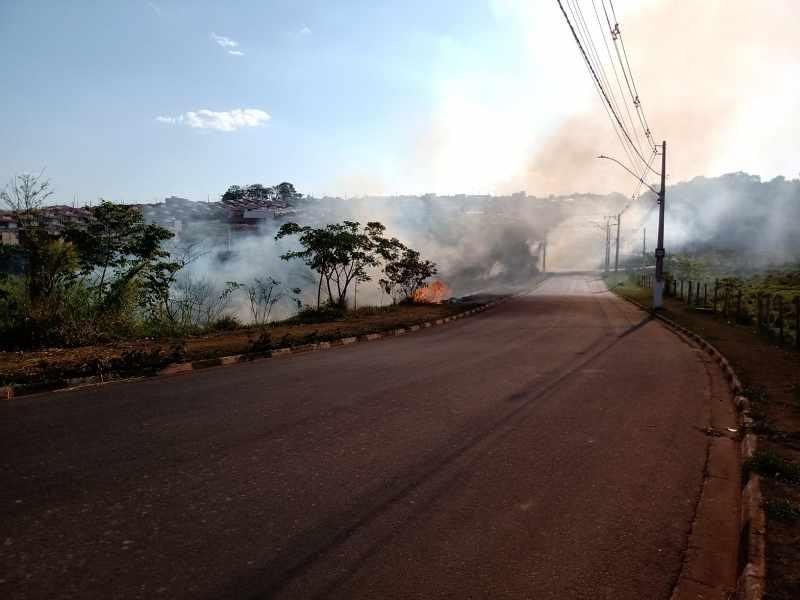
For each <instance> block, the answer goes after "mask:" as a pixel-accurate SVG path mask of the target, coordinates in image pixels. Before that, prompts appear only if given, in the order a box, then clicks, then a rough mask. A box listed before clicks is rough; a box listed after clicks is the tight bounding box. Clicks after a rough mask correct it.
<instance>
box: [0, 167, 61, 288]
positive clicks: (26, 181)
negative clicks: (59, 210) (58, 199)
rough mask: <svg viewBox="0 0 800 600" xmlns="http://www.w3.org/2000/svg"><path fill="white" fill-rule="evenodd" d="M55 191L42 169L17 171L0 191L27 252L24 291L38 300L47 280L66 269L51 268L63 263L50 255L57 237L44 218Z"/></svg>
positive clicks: (21, 247)
mask: <svg viewBox="0 0 800 600" xmlns="http://www.w3.org/2000/svg"><path fill="white" fill-rule="evenodd" d="M52 195H53V190H52V188H51V186H50V180H49V179H46V178H45V177H44V172H43V171H42V172H41V173H39V174H38V175H34V174H32V173H23V174H21V175H15V176H14V177H13V178H12V179H11V181H10V182H9V183H8V185H7V186H6V187H5V188H4V189H3V191H2V192H0V200H2V202H3V204H5V205H6V206H7V207H8V208H9V209H10V210H11V211H12V212H13V213H14V218H15V219H16V221H17V227H18V228H19V246H20V249H21V250H22V253H23V255H24V260H25V263H26V266H25V291H26V295H27V297H28V299H29V300H30V301H31V302H33V303H36V302H38V300H39V299H40V298H42V297H44V296H45V295H46V293H47V288H48V281H52V280H53V279H54V278H58V277H60V276H61V275H62V274H63V273H51V272H49V271H48V268H50V267H52V266H58V265H61V264H63V263H62V262H60V261H58V260H54V259H53V257H52V256H50V253H51V251H54V252H56V253H57V254H58V253H60V248H53V247H52V246H51V242H52V241H54V238H53V237H52V236H51V235H50V234H49V232H48V231H47V228H46V227H45V225H44V221H43V219H42V216H43V215H42V208H43V206H44V203H45V201H46V200H47V199H48V198H49V197H50V196H52Z"/></svg>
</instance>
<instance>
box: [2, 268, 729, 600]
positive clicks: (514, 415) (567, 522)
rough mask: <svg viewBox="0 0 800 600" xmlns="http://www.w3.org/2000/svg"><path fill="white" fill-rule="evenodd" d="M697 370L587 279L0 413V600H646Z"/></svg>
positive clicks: (561, 279)
mask: <svg viewBox="0 0 800 600" xmlns="http://www.w3.org/2000/svg"><path fill="white" fill-rule="evenodd" d="M720 381H721V380H720V379H719V376H718V373H717V372H716V371H715V367H714V366H713V365H711V364H709V363H708V362H706V361H705V360H704V358H703V355H702V353H700V352H699V351H698V350H696V349H693V348H692V347H690V346H688V345H687V344H686V343H684V342H682V341H681V340H680V339H679V338H678V337H676V336H675V335H673V334H672V333H670V332H669V331H667V330H666V329H665V328H664V327H663V326H662V325H660V324H659V323H658V322H656V321H652V320H649V319H648V318H647V316H646V315H645V313H643V312H641V311H639V310H637V309H636V308H634V307H632V306H630V305H628V304H627V303H625V302H623V301H621V300H619V299H617V298H616V297H614V296H613V295H611V294H610V293H609V292H607V291H606V290H605V287H604V285H603V284H602V282H601V281H600V280H598V279H597V278H596V277H594V276H591V275H569V276H557V277H552V278H550V279H548V280H546V281H545V282H544V284H542V285H540V286H539V287H538V288H537V289H534V290H532V291H530V292H529V293H526V294H525V295H521V296H519V297H516V298H514V299H512V300H510V301H508V302H506V303H505V304H502V305H501V306H498V307H497V308H494V309H492V310H490V311H487V312H486V313H483V314H481V315H479V316H476V317H471V318H469V319H464V320H462V321H458V322H455V323H453V324H450V325H447V326H445V327H439V328H434V329H431V330H424V331H420V332H417V333H413V334H410V335H407V336H404V337H402V338H395V339H390V340H383V341H376V342H370V343H367V344H357V345H354V346H350V347H344V348H341V349H336V350H330V351H326V352H320V353H315V354H306V355H301V356H296V357H288V358H280V359H272V360H264V361H258V362H253V363H250V364H242V365H234V366H230V367H221V368H217V369H210V370H206V371H202V372H200V373H196V374H190V375H181V376H174V377H161V378H155V379H150V380H145V381H140V382H132V383H119V384H113V385H107V386H102V387H96V388H88V389H84V390H77V391H72V392H63V393H56V394H44V395H39V396H34V397H28V398H18V399H15V400H12V401H9V402H4V403H2V405H0V464H2V472H1V473H0V489H1V490H2V492H1V493H0V498H1V500H2V504H1V505H0V596H1V597H4V598H61V597H63V598H66V597H73V598H103V599H108V598H160V597H163V598H373V599H389V598H531V599H537V600H540V599H550V598H553V599H556V598H557V599H565V598H587V599H589V598H591V599H598V598H613V599H615V600H620V599H628V598H629V599H636V600H640V599H659V598H663V599H665V600H666V599H667V598H668V597H669V595H670V592H671V589H672V587H673V585H674V583H675V581H676V578H677V575H678V572H679V569H680V565H681V561H682V554H683V551H684V549H685V546H686V543H687V536H688V533H689V530H690V527H691V522H692V518H693V515H694V509H695V505H696V503H697V500H698V497H699V494H700V489H701V485H702V480H703V469H704V465H705V460H706V451H707V446H708V439H707V438H706V437H705V436H704V434H703V433H702V432H701V429H702V428H703V427H705V426H706V425H707V424H708V419H709V403H710V401H711V400H712V399H714V398H717V399H719V397H720V396H721V395H722V394H724V393H725V392H724V390H723V386H722V384H721V383H720Z"/></svg>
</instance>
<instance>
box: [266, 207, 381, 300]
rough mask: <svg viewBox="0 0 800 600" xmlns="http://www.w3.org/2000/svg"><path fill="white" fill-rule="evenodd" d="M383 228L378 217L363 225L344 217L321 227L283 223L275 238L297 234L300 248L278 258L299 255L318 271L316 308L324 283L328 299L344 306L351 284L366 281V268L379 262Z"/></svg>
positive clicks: (288, 258) (367, 279)
mask: <svg viewBox="0 0 800 600" xmlns="http://www.w3.org/2000/svg"><path fill="white" fill-rule="evenodd" d="M385 230H386V228H385V227H384V226H383V225H382V224H381V223H378V222H377V221H373V222H370V223H367V224H366V226H364V227H363V228H362V227H361V225H360V223H358V222H356V221H343V222H342V223H333V224H331V225H326V226H325V227H320V228H314V227H310V226H308V225H306V226H304V227H301V226H300V225H298V224H297V223H285V224H284V225H282V226H281V228H280V229H279V230H278V234H277V235H276V236H275V239H281V238H283V237H286V236H290V235H296V236H298V241H299V242H300V246H301V247H302V249H301V250H295V251H290V252H287V253H286V254H283V255H282V256H281V259H283V260H292V259H294V258H299V259H300V260H302V261H303V262H304V263H305V264H306V265H308V267H310V268H311V269H312V270H314V271H316V272H317V273H319V284H318V286H317V308H319V305H320V300H321V293H322V286H323V283H324V284H325V289H326V291H327V294H328V302H329V303H330V304H332V305H337V306H341V307H344V306H345V305H346V304H347V292H348V289H349V288H350V284H351V283H353V282H364V281H369V280H370V276H369V272H368V269H370V268H372V267H376V266H378V264H380V258H381V255H380V254H379V250H380V249H383V248H385V246H386V244H387V240H386V238H384V237H383V232H384V231H385Z"/></svg>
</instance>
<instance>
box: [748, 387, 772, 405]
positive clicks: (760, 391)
mask: <svg viewBox="0 0 800 600" xmlns="http://www.w3.org/2000/svg"><path fill="white" fill-rule="evenodd" d="M742 395H743V396H746V397H747V398H749V399H750V401H751V402H766V401H767V398H768V396H769V395H768V393H767V388H765V387H764V386H760V385H757V386H747V387H746V388H744V390H742Z"/></svg>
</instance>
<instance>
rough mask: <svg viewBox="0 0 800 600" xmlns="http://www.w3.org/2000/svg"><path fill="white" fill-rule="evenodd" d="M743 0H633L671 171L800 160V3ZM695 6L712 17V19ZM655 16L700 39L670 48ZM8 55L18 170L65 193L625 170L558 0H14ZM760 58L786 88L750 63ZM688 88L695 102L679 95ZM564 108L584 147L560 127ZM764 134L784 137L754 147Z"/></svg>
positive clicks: (1, 51)
mask: <svg viewBox="0 0 800 600" xmlns="http://www.w3.org/2000/svg"><path fill="white" fill-rule="evenodd" d="M732 3H733V4H737V5H741V6H743V7H746V6H747V5H749V4H753V5H754V6H755V4H754V3H748V2H747V1H746V0H730V2H727V3H720V2H716V1H715V2H707V3H701V4H695V5H693V7H690V8H685V9H684V8H681V7H682V6H683V4H677V5H676V4H675V3H673V2H668V1H667V0H618V1H617V2H615V5H616V6H617V7H618V12H619V13H620V14H621V16H622V19H623V22H624V23H625V25H626V26H628V27H629V29H628V31H631V33H632V35H631V37H629V38H628V40H629V41H630V47H631V49H632V50H633V54H634V57H633V61H634V69H635V70H636V71H637V72H638V73H639V74H640V75H641V80H640V83H641V84H642V87H643V94H647V95H646V96H645V97H646V98H647V100H648V102H647V104H648V105H649V106H651V107H652V106H653V105H655V107H654V108H655V114H654V118H653V121H654V122H655V123H656V125H654V128H655V129H657V130H658V131H657V134H658V133H661V134H663V135H664V136H665V137H666V136H669V139H670V140H671V143H673V142H674V143H675V144H676V146H675V147H677V148H684V149H685V151H684V152H683V153H679V154H676V161H679V160H680V157H681V156H684V157H685V158H684V162H683V164H681V163H679V162H678V164H676V167H675V171H673V172H672V174H673V176H674V177H676V178H677V177H681V178H685V177H688V176H691V175H694V174H700V173H706V174H715V173H716V172H725V171H729V170H736V169H739V168H741V169H748V170H751V171H753V172H758V173H762V174H764V175H769V176H771V175H775V174H779V173H784V174H787V175H793V176H796V171H797V168H796V166H794V165H795V163H796V160H795V159H796V158H797V156H798V155H797V150H796V147H797V146H796V143H794V141H793V140H794V139H796V135H795V134H796V133H797V132H795V131H792V127H789V128H787V127H786V126H782V125H781V123H785V122H786V117H787V116H789V115H793V114H796V110H797V108H798V102H797V101H798V97H799V96H800V93H798V90H797V83H792V82H797V81H798V80H799V78H798V77H797V76H796V75H798V73H797V70H798V68H797V65H798V62H799V61H798V60H797V58H798V57H797V50H796V48H797V44H796V43H794V42H793V39H794V37H793V36H794V33H793V32H792V29H791V27H787V26H785V23H791V22H792V17H793V16H794V17H796V16H798V15H797V13H798V9H797V8H796V6H795V5H793V4H792V2H791V1H790V0H775V6H776V7H777V6H778V5H781V6H782V7H783V10H784V11H785V12H786V15H784V17H785V18H781V19H777V20H776V22H777V25H776V26H775V27H781V29H777V30H776V29H774V28H773V29H770V28H769V27H767V28H758V29H757V30H756V32H755V33H753V28H752V27H751V25H750V23H751V19H750V17H748V16H747V11H748V10H749V9H746V8H745V9H742V10H739V11H738V12H737V11H733V13H731V14H738V15H739V16H740V17H741V18H739V19H735V18H734V19H731V18H727V20H726V21H724V22H725V23H729V25H727V29H726V30H725V31H723V32H721V33H719V32H717V31H716V25H717V24H718V23H720V22H722V21H720V18H721V17H722V16H725V13H724V11H726V10H727V11H730V7H731V4H732ZM587 6H591V5H590V4H587ZM753 10H755V9H753ZM659 11H662V12H661V13H659ZM665 11H666V12H665ZM682 12H683V13H686V18H687V19H690V22H691V23H695V24H698V23H699V24H700V25H697V26H696V29H698V30H697V32H696V33H697V35H689V34H687V33H686V32H687V28H686V26H685V23H682V22H681V13H682ZM665 15H668V16H669V17H670V18H672V19H674V20H675V24H674V28H673V29H674V30H670V29H669V26H670V23H669V20H668V19H665V18H664V16H665ZM728 17H730V14H729V15H728ZM702 27H706V30H703V29H702ZM656 29H660V30H661V31H662V33H664V34H665V35H666V36H667V38H669V36H670V35H672V36H673V37H675V36H677V39H678V40H679V43H680V44H681V47H682V50H683V51H685V52H686V53H690V54H687V56H689V57H690V58H689V59H688V60H684V59H682V58H679V59H677V60H669V61H668V62H666V63H665V61H666V60H667V59H665V58H664V56H662V54H663V53H662V52H660V49H659V46H658V45H656V44H653V39H655V38H654V33H655V30H656ZM742 32H745V34H746V35H745V37H743V36H742ZM759 32H761V33H759ZM715 36H717V37H719V38H720V39H719V40H716V39H715ZM725 36H727V37H725ZM758 36H760V37H758ZM729 38H730V39H735V40H737V44H738V45H737V48H745V49H747V48H752V49H753V52H752V53H751V54H752V57H756V58H757V59H758V60H751V61H750V62H748V63H747V65H749V66H747V65H745V66H740V65H739V64H737V66H736V70H735V73H734V72H733V71H731V72H730V73H728V74H727V75H726V71H725V69H724V68H717V67H716V66H715V65H724V64H726V61H727V62H730V61H729V59H728V58H727V57H728V56H729V52H728V50H727V49H726V43H725V40H726V39H729ZM775 40H778V42H781V40H782V41H783V43H782V44H781V43H773V42H774V41H775ZM718 41H719V43H717V42H718ZM772 45H775V46H776V47H778V49H779V50H780V52H778V51H777V50H776V51H774V52H773V48H772ZM727 48H730V46H727ZM0 55H1V56H3V61H2V64H0V78H1V79H0V80H2V82H3V94H2V103H1V104H0V139H2V140H3V143H2V144H0V180H3V181H5V180H7V179H9V178H10V177H11V176H12V175H13V174H14V173H18V172H22V171H38V170H40V169H41V168H43V167H46V169H47V173H48V175H49V177H50V178H51V179H52V181H53V184H54V187H55V189H56V190H57V197H56V198H55V199H56V200H57V201H60V202H69V201H71V200H72V198H73V195H77V197H78V200H79V202H87V201H90V200H94V199H96V198H98V197H100V196H102V197H105V198H109V199H113V200H116V201H123V202H137V201H152V200H154V199H156V198H163V197H164V196H166V195H170V194H176V195H181V196H185V197H189V198H192V199H197V200H200V199H205V198H206V195H207V194H210V195H211V196H212V198H213V197H214V196H215V195H217V194H220V193H221V192H223V191H224V190H225V189H226V188H227V186H229V185H231V184H234V183H238V184H246V183H252V182H261V183H265V184H273V183H278V182H280V181H284V180H288V181H291V182H293V183H295V184H296V186H297V187H298V189H299V190H300V191H303V192H312V193H315V194H320V195H321V194H325V193H337V194H363V193H383V194H394V193H401V192H406V193H422V192H427V191H434V192H439V193H451V192H467V193H470V192H477V193H486V192H503V191H514V190H517V189H526V188H527V189H528V191H529V192H530V193H545V192H551V191H567V190H570V189H575V190H576V191H579V190H582V189H594V188H597V189H598V190H600V191H602V189H623V190H624V189H625V187H626V185H627V184H625V183H624V180H620V179H614V178H611V179H608V178H607V177H606V176H605V172H606V171H607V167H606V166H605V165H601V167H597V166H596V165H594V163H592V164H591V168H588V167H585V166H584V165H581V164H580V161H578V159H577V158H576V156H577V155H578V154H581V155H585V156H588V157H589V158H592V157H593V156H594V155H596V153H599V152H609V151H610V152H611V153H613V151H614V150H615V148H614V137H613V133H612V132H611V130H610V129H609V127H608V123H607V122H606V121H605V115H604V113H603V112H602V107H601V105H600V104H599V102H598V101H597V97H596V95H594V90H593V89H592V87H591V83H590V81H589V79H588V78H587V73H586V71H585V67H584V66H583V64H582V63H581V60H580V57H579V55H578V53H577V50H576V48H575V46H574V43H573V41H572V39H571V37H570V35H569V32H568V30H567V29H566V27H565V23H564V21H563V19H562V16H561V14H560V12H559V10H558V8H557V5H556V3H555V2H554V1H550V0H436V1H431V0H426V1H423V0H403V1H402V2H401V1H391V2H390V1H388V0H386V1H380V0H338V1H333V0H317V1H311V0H305V1H304V0H262V1H230V2H212V1H204V0H193V1H188V0H182V1H178V0H153V1H150V2H148V1H146V0H144V1H140V0H119V1H107V2H105V1H94V2H88V1H81V0H69V1H63V0H52V1H49V2H45V1H41V0H40V1H35V0H30V1H25V2H23V1H21V0H0ZM748 56H749V55H748ZM692 57H694V58H692ZM696 57H703V60H702V61H700V62H698V65H697V67H698V69H700V67H701V66H703V67H705V66H709V65H710V66H711V68H707V69H705V70H704V74H705V75H704V77H705V78H704V79H703V80H702V82H701V83H698V82H699V81H700V80H699V79H698V77H694V76H693V78H692V80H691V82H689V80H688V79H687V72H688V71H691V66H692V65H691V64H688V65H687V62H688V63H692V62H696ZM745 58H747V57H745ZM764 59H768V61H766V60H764ZM703 61H705V62H703ZM767 62H769V64H770V65H771V66H772V70H766V69H764V68H763V65H764V64H766V63H767ZM742 64H743V65H744V63H742ZM792 65H794V66H792ZM687 67H688V71H687ZM669 68H672V70H671V71H670V70H669ZM748 69H750V71H748ZM755 69H758V72H759V73H761V72H764V73H765V75H764V76H765V77H766V76H767V75H768V76H769V80H770V84H769V85H761V83H760V82H759V81H757V80H755V79H753V78H749V75H748V73H750V72H751V71H752V72H753V73H755ZM718 72H721V74H719V75H717V73H718ZM655 73H658V74H660V75H661V76H660V77H655V75H654V74H655ZM715 77H717V79H716V80H715ZM726 77H727V79H726ZM665 78H666V80H668V81H669V85H668V86H665V84H664V81H665ZM740 81H741V82H745V83H747V90H748V92H747V94H746V98H745V100H743V101H741V102H739V105H738V106H737V107H726V111H727V109H728V108H729V109H730V110H729V111H727V112H726V113H725V114H726V115H727V116H729V118H726V119H725V121H724V122H719V123H716V124H715V125H714V131H715V133H717V134H718V135H715V136H714V137H713V141H714V144H715V145H714V146H713V147H711V146H710V145H709V144H710V142H708V143H707V142H706V139H708V138H709V136H708V135H703V136H698V135H697V127H696V126H691V127H690V126H687V124H694V123H696V122H703V123H708V120H707V116H708V115H710V114H712V113H713V112H714V111H716V112H717V113H719V103H720V101H719V99H718V98H717V96H722V95H723V94H722V92H723V91H724V98H727V99H730V98H733V97H739V96H740V95H741V94H736V93H733V92H732V91H731V90H732V89H734V88H735V85H734V83H731V82H740ZM776 81H777V82H779V83H778V84H777V85H776V83H775V82H776ZM687 90H690V91H691V92H692V98H691V104H690V105H691V107H693V109H694V113H691V112H690V113H689V114H688V116H687V115H686V114H683V113H680V114H676V108H675V107H676V106H679V105H682V104H687V106H688V105H689V103H687V102H686V94H687ZM680 94H683V96H680ZM706 99H709V100H708V101H707V106H706V105H704V104H703V102H705V101H706ZM659 101H661V105H658V102H659ZM698 106H699V107H700V108H699V109H698V108H697V107H698ZM764 107H769V111H765V110H764ZM734 108H735V110H734ZM239 110H241V111H246V112H243V113H239V112H236V111H239ZM201 111H211V112H209V113H205V112H201ZM748 111H749V112H748ZM728 112H729V113H730V114H729V115H728ZM765 113H766V114H767V122H766V123H765V122H764V114H765ZM755 114H758V115H759V116H760V120H758V121H756V120H754V119H753V118H751V116H752V115H755ZM574 119H577V121H574ZM769 119H773V120H774V127H773V128H772V129H770V125H771V123H770V121H769ZM756 122H757V123H759V124H760V126H759V127H754V125H753V124H754V123H756ZM587 123H589V125H587ZM565 124H566V125H565ZM570 124H572V125H570ZM595 124H600V125H595ZM761 124H763V125H761ZM567 125H570V126H571V127H572V129H571V130H570V131H571V132H574V133H575V137H576V138H579V140H580V144H583V145H585V146H586V147H585V148H582V149H581V152H576V151H575V148H573V146H574V145H575V141H574V140H570V139H567V138H569V137H570V136H566V138H564V136H563V135H562V132H561V129H560V128H563V127H565V126H567ZM795 129H796V127H795ZM742 136H746V139H747V142H748V143H747V144H742V143H741V141H742ZM562 138H563V139H562ZM734 140H735V141H738V143H731V141H734ZM767 141H769V144H771V145H772V147H773V148H774V150H772V151H769V152H761V151H760V152H755V150H754V148H755V147H760V145H761V144H764V143H767ZM704 144H705V145H704ZM695 146H696V147H695ZM689 149H692V150H693V151H692V152H689V151H688V150H689ZM616 150H617V151H619V149H618V148H617V149H616ZM542 154H544V157H545V158H546V159H547V160H545V161H544V162H543V161H542V158H543V157H542ZM562 157H564V160H563V161H562ZM553 160H557V161H559V162H558V164H556V165H554V164H552V161H553ZM542 164H545V165H546V166H547V168H546V170H544V168H543V167H542V168H539V167H537V165H542ZM671 164H672V163H671ZM537 168H538V169H539V170H538V171H537ZM597 168H602V169H605V170H604V171H603V174H602V175H601V176H598V175H597V173H598V172H597ZM543 173H544V174H543ZM548 173H556V174H557V176H556V175H554V176H552V177H548V176H547V174H548Z"/></svg>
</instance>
